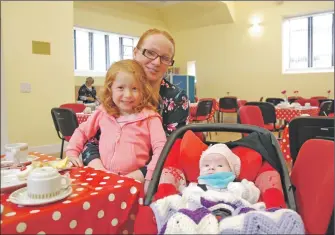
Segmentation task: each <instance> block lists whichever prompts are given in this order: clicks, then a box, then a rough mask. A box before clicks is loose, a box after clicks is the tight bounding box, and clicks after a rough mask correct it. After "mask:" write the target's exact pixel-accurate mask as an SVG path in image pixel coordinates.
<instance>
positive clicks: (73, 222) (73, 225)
mask: <svg viewBox="0 0 335 235" xmlns="http://www.w3.org/2000/svg"><path fill="white" fill-rule="evenodd" d="M69 226H70V228H71V229H74V228H75V227H77V221H76V220H71V222H70V225H69Z"/></svg>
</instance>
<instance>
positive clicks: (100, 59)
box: [73, 28, 139, 76]
mask: <svg viewBox="0 0 335 235" xmlns="http://www.w3.org/2000/svg"><path fill="white" fill-rule="evenodd" d="M73 35H74V63H75V75H76V76H105V75H106V71H107V70H108V68H109V67H110V65H111V64H112V63H114V62H116V61H119V60H121V59H132V58H133V50H134V47H135V46H136V44H137V42H138V40H139V38H137V37H130V36H124V35H119V34H114V33H106V32H101V31H95V30H88V29H83V28H74V34H73Z"/></svg>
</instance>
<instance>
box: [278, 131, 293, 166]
mask: <svg viewBox="0 0 335 235" xmlns="http://www.w3.org/2000/svg"><path fill="white" fill-rule="evenodd" d="M288 127H289V126H288V125H286V127H285V128H284V130H283V133H282V140H281V141H280V148H281V151H282V153H283V156H284V158H285V160H286V161H287V162H291V161H292V159H291V154H290V153H291V151H290V136H289V131H288Z"/></svg>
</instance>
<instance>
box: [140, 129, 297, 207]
mask: <svg viewBox="0 0 335 235" xmlns="http://www.w3.org/2000/svg"><path fill="white" fill-rule="evenodd" d="M188 130H191V131H193V132H214V131H216V132H218V131H220V132H239V133H251V134H249V135H248V136H246V137H243V138H242V139H240V140H237V141H233V142H229V143H226V144H227V145H228V147H230V148H232V147H234V146H245V147H250V148H252V149H254V150H256V151H257V152H259V153H260V154H261V156H262V157H263V160H265V161H267V162H268V163H269V164H270V165H271V166H272V167H273V168H274V169H275V170H277V171H278V173H279V174H280V177H281V182H282V186H283V192H284V196H285V201H286V205H287V207H288V208H289V209H292V210H296V204H295V200H294V194H293V189H292V185H291V181H290V176H289V173H288V170H287V167H286V165H285V160H284V158H283V156H282V153H281V150H280V147H279V144H278V141H277V139H276V137H275V136H274V135H273V134H272V133H271V132H270V131H268V130H266V129H263V128H259V127H256V126H251V125H243V124H192V125H187V126H184V127H181V128H179V129H177V130H176V131H174V132H173V133H172V135H171V136H170V137H169V139H168V141H167V142H166V144H165V146H164V148H163V150H162V153H161V156H160V158H159V160H158V162H157V165H156V169H155V171H154V173H153V178H152V181H151V183H150V185H149V188H148V191H147V194H146V196H145V200H144V205H145V206H148V205H150V203H151V201H152V198H153V195H154V194H155V193H156V191H157V186H158V183H159V179H160V176H161V173H162V170H163V166H164V163H165V161H166V158H167V156H168V154H169V152H170V150H171V148H172V146H173V144H174V142H175V141H176V140H177V139H178V138H181V137H182V136H183V135H184V133H185V132H186V131H188ZM205 143H206V144H208V145H210V144H214V142H205Z"/></svg>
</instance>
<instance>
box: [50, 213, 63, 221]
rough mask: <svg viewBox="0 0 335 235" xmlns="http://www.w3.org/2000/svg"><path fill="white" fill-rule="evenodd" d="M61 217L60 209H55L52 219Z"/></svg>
mask: <svg viewBox="0 0 335 235" xmlns="http://www.w3.org/2000/svg"><path fill="white" fill-rule="evenodd" d="M60 217H62V214H61V213H60V212H59V211H55V212H54V213H53V214H52V219H53V220H55V221H57V220H59V219H60Z"/></svg>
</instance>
